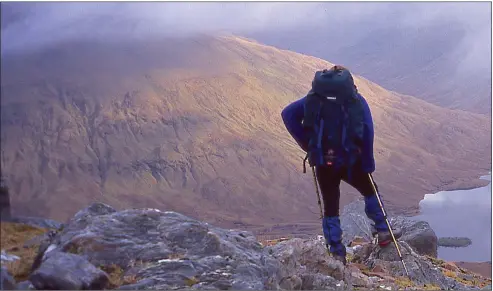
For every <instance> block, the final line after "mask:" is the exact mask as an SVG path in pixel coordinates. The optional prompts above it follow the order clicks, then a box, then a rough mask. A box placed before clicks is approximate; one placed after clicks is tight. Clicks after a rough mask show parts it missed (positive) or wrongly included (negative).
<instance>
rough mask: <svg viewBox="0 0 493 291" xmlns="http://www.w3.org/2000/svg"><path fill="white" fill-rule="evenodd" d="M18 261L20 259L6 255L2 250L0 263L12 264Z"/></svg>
mask: <svg viewBox="0 0 493 291" xmlns="http://www.w3.org/2000/svg"><path fill="white" fill-rule="evenodd" d="M19 259H20V258H19V257H18V256H16V255H10V254H7V253H6V252H5V251H4V250H2V252H1V253H0V261H2V262H14V261H17V260H19Z"/></svg>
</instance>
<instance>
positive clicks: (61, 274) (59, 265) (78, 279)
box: [29, 251, 109, 290]
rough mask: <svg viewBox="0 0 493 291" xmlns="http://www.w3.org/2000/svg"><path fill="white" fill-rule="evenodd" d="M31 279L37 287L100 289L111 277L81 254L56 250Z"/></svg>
mask: <svg viewBox="0 0 493 291" xmlns="http://www.w3.org/2000/svg"><path fill="white" fill-rule="evenodd" d="M29 281H31V282H32V284H33V285H34V287H35V288H36V289H50V290H52V289H65V290H87V289H92V290H99V289H103V288H104V287H105V286H106V285H107V284H108V282H109V278H108V275H107V274H106V273H105V272H103V271H101V270H100V269H98V268H96V267H95V266H94V265H92V264H91V263H89V262H88V261H87V260H86V259H84V258H82V257H80V256H77V255H74V254H67V253H62V252H57V251H54V252H50V254H49V256H47V258H46V259H45V260H44V261H43V262H42V263H41V266H40V267H39V268H38V269H37V270H36V271H34V273H32V274H31V275H30V276H29Z"/></svg>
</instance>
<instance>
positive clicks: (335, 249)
mask: <svg viewBox="0 0 493 291" xmlns="http://www.w3.org/2000/svg"><path fill="white" fill-rule="evenodd" d="M325 247H326V248H327V253H329V255H330V256H331V257H333V258H334V259H335V260H338V261H339V262H341V263H342V264H343V265H344V266H346V264H347V262H346V247H345V246H344V245H343V244H342V243H341V244H339V245H333V246H329V245H328V244H325Z"/></svg>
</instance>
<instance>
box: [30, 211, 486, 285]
mask: <svg viewBox="0 0 493 291" xmlns="http://www.w3.org/2000/svg"><path fill="white" fill-rule="evenodd" d="M400 245H401V251H402V254H403V256H404V261H405V263H406V266H407V267H408V269H409V272H410V274H411V279H412V281H406V280H407V279H405V273H404V271H403V268H402V265H401V262H400V260H399V257H398V256H397V254H396V251H395V248H394V246H393V244H391V245H389V246H387V247H386V248H380V247H379V246H377V245H372V244H369V243H365V242H364V241H360V242H358V245H356V246H354V247H348V253H352V255H351V256H350V257H348V261H349V262H350V263H349V264H348V265H347V266H343V265H342V263H341V262H339V261H337V260H335V259H333V258H332V257H331V256H330V255H329V254H328V253H327V250H326V247H325V243H324V241H323V240H318V239H301V238H295V239H289V240H286V241H282V242H279V243H277V244H275V245H272V246H267V247H262V245H261V244H260V243H258V242H257V240H256V238H255V237H254V236H253V234H252V233H251V232H246V231H239V230H227V229H221V228H218V227H215V226H212V225H210V224H207V223H204V222H200V221H197V220H195V219H192V218H190V217H187V216H184V215H181V214H179V213H176V212H170V211H165V212H162V211H159V210H156V209H131V210H124V211H116V210H114V209H113V208H111V207H110V206H108V205H105V204H100V203H95V204H93V205H91V206H90V207H88V208H86V209H84V210H81V211H79V212H78V213H77V214H76V215H75V216H74V218H73V219H72V220H70V221H69V222H68V223H67V224H66V225H65V227H64V229H63V230H60V231H59V232H58V233H57V234H56V236H54V237H52V238H51V239H50V240H48V241H46V243H45V245H44V246H43V247H40V254H39V256H38V258H39V260H38V261H39V264H40V266H39V268H38V269H37V270H36V272H35V274H39V273H43V272H45V271H44V270H46V269H47V266H49V268H48V269H49V270H50V272H51V274H53V273H55V272H53V271H52V270H54V269H56V268H61V267H60V266H61V265H68V266H70V264H66V263H64V262H62V261H63V260H59V262H58V263H56V264H57V266H55V263H54V262H55V260H53V258H54V257H56V256H58V255H59V254H63V253H65V254H66V255H69V254H68V253H74V254H77V255H78V256H80V257H79V258H81V259H82V258H84V259H85V260H87V261H88V263H87V264H89V262H90V263H91V264H92V265H91V266H92V267H94V266H98V267H101V268H102V269H103V270H107V271H108V269H107V268H106V267H107V266H118V268H119V270H120V271H121V272H122V274H121V275H122V278H132V279H131V280H130V281H126V280H124V282H125V283H124V284H126V285H124V286H120V287H118V289H120V290H130V289H133V290H135V289H204V290H218V289H221V290H223V289H224V290H225V289H228V290H230V289H234V290H253V289H255V290H266V289H268V290H279V289H283V290H320V289H331V290H347V289H354V288H362V289H373V290H377V289H382V288H383V289H386V288H390V289H391V290H396V289H397V288H404V287H405V288H406V289H411V290H412V289H414V290H419V289H420V288H421V287H425V285H424V284H427V286H436V287H440V288H442V289H447V288H452V289H453V288H466V289H467V288H470V287H467V286H466V285H465V283H466V277H460V276H459V277H457V278H455V279H454V278H452V277H450V276H447V275H446V273H445V271H444V270H446V271H450V270H447V269H445V267H442V266H441V265H443V263H439V262H438V261H439V260H436V259H433V258H427V257H424V256H421V255H419V254H418V253H417V252H415V251H414V250H413V248H411V247H410V246H409V244H407V243H406V242H400ZM433 260H435V261H433ZM52 262H53V264H52V265H51V266H50V265H49V264H50V263H52ZM72 265H74V264H72ZM93 265H94V266H93ZM439 265H440V266H439ZM108 272H109V273H111V272H110V271H108ZM46 273H48V272H46ZM67 278H69V279H67ZM112 278H113V277H112ZM403 278H404V279H403ZM31 280H33V281H32V282H33V284H35V283H37V282H38V281H36V277H34V278H31ZM53 280H66V281H67V282H65V283H64V284H65V285H63V284H61V283H60V284H58V283H57V284H58V285H63V286H64V287H67V286H69V285H68V284H72V285H71V287H73V288H76V287H77V288H86V286H87V285H88V284H87V283H81V282H78V281H76V279H75V278H73V277H71V276H70V275H67V274H65V273H63V271H60V273H59V274H58V277H56V276H54V277H53ZM484 283H485V282H483V285H481V286H484V285H486V284H484ZM486 283H491V281H489V282H486ZM52 285H53V284H52ZM52 285H50V284H45V285H41V287H52ZM112 286H113V285H112ZM381 286H383V287H381ZM64 289H69V288H64ZM390 289H389V290H390Z"/></svg>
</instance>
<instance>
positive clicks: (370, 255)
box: [353, 242, 463, 289]
mask: <svg viewBox="0 0 493 291" xmlns="http://www.w3.org/2000/svg"><path fill="white" fill-rule="evenodd" d="M399 246H400V251H401V254H402V258H403V261H404V263H405V265H406V267H407V270H408V271H409V276H410V278H411V281H412V282H413V283H414V284H416V285H418V286H424V284H428V285H431V284H433V285H437V286H439V287H440V288H441V289H454V288H457V287H459V286H461V284H460V283H459V282H456V281H455V280H453V279H451V278H449V277H447V276H445V275H444V274H443V272H442V268H439V267H438V266H436V265H434V264H433V263H432V262H431V261H430V260H429V259H427V258H426V257H424V256H420V255H419V254H417V253H416V252H414V250H413V249H412V248H411V247H410V246H409V245H408V244H407V243H406V242H399ZM353 260H354V261H355V262H359V263H362V264H364V265H366V266H367V267H368V268H369V269H373V268H375V267H376V266H377V265H378V266H380V267H379V268H382V269H385V270H387V271H388V273H389V274H390V275H391V276H393V277H404V278H406V277H407V275H406V273H405V270H404V267H403V265H402V262H401V261H400V258H399V255H398V253H397V250H396V248H395V246H394V245H393V244H391V245H389V246H387V247H384V248H381V247H379V246H378V245H371V244H368V245H365V246H363V248H361V249H360V250H358V251H357V252H356V253H355V255H354V259H353ZM462 287H463V286H462Z"/></svg>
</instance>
